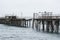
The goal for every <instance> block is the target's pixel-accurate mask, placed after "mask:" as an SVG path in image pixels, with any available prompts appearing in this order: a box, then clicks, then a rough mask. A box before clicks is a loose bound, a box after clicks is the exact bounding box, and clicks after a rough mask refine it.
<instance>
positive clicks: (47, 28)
mask: <svg viewBox="0 0 60 40" xmlns="http://www.w3.org/2000/svg"><path fill="white" fill-rule="evenodd" d="M46 22H47V24H46V31H47V32H49V22H48V20H47V21H46Z"/></svg>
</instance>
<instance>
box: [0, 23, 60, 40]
mask: <svg viewBox="0 0 60 40" xmlns="http://www.w3.org/2000/svg"><path fill="white" fill-rule="evenodd" d="M0 40H60V34H51V33H43V32H36V31H34V30H33V29H32V28H21V27H13V26H7V25H2V24H0Z"/></svg>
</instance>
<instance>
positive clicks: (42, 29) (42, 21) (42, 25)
mask: <svg viewBox="0 0 60 40" xmlns="http://www.w3.org/2000/svg"><path fill="white" fill-rule="evenodd" d="M42 26H43V29H42V30H43V31H44V20H42Z"/></svg>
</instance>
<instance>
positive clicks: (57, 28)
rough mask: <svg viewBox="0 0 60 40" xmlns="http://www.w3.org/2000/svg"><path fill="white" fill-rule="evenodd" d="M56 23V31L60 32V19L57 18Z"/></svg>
mask: <svg viewBox="0 0 60 40" xmlns="http://www.w3.org/2000/svg"><path fill="white" fill-rule="evenodd" d="M55 24H56V33H58V32H59V20H56V22H55Z"/></svg>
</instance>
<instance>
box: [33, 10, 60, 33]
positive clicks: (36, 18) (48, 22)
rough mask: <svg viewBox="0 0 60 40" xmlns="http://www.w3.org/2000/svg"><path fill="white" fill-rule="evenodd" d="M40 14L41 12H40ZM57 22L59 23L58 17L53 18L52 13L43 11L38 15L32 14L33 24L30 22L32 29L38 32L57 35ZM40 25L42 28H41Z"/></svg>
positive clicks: (59, 17) (59, 18)
mask: <svg viewBox="0 0 60 40" xmlns="http://www.w3.org/2000/svg"><path fill="white" fill-rule="evenodd" d="M40 13H41V12H40ZM59 22H60V16H56V15H55V16H53V15H52V12H46V11H44V12H43V13H41V15H39V13H34V14H33V22H32V28H33V29H35V30H37V31H40V30H41V29H42V31H43V32H44V31H46V32H51V33H53V32H54V33H58V32H59ZM41 25H42V27H41Z"/></svg>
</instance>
